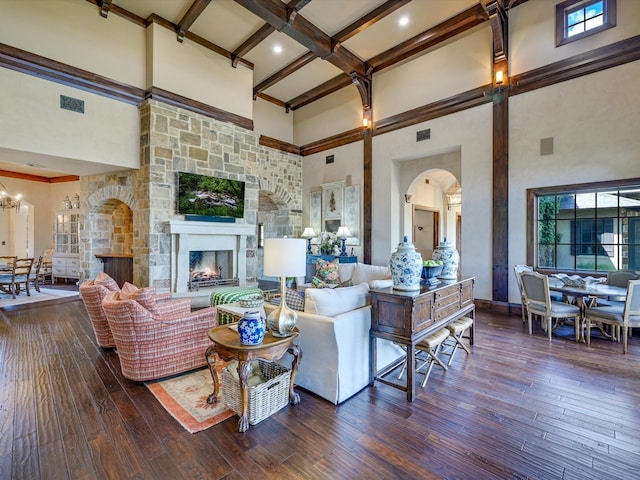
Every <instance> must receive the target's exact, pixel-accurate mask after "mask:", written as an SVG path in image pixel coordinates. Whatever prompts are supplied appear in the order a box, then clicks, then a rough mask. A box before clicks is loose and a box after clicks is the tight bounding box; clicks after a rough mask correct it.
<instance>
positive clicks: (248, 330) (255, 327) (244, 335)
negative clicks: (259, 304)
mask: <svg viewBox="0 0 640 480" xmlns="http://www.w3.org/2000/svg"><path fill="white" fill-rule="evenodd" d="M266 331H267V324H266V322H265V320H264V318H263V317H261V316H260V312H259V311H257V310H256V311H252V312H245V314H244V316H243V317H242V318H241V319H240V322H238V333H239V334H240V343H241V344H243V345H260V344H261V343H262V340H264V334H265V333H266Z"/></svg>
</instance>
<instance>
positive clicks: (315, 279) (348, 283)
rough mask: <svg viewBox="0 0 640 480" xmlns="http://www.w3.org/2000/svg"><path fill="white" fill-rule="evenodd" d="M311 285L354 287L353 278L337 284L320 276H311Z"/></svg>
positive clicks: (320, 286)
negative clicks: (323, 279) (321, 278)
mask: <svg viewBox="0 0 640 480" xmlns="http://www.w3.org/2000/svg"><path fill="white" fill-rule="evenodd" d="M311 286H312V287H313V288H340V287H353V282H352V281H351V280H346V281H344V282H340V283H338V284H337V285H336V284H335V283H327V282H323V281H322V280H320V279H319V278H318V277H311Z"/></svg>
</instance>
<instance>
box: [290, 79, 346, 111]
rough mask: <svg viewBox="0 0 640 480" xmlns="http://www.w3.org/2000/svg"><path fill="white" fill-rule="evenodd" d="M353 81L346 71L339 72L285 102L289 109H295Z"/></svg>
mask: <svg viewBox="0 0 640 480" xmlns="http://www.w3.org/2000/svg"><path fill="white" fill-rule="evenodd" d="M352 83H353V82H352V81H351V77H350V76H349V75H347V74H346V73H341V74H340V75H338V76H337V77H333V78H332V79H330V80H327V81H326V82H324V83H323V84H321V85H318V86H317V87H315V88H313V89H311V90H309V91H308V92H305V93H303V94H302V95H298V96H297V97H296V98H294V99H292V100H290V101H288V102H287V103H288V104H289V105H290V107H291V110H297V109H298V108H302V107H304V106H305V105H309V104H310V103H312V102H315V101H316V100H318V99H320V98H322V97H325V96H327V95H329V94H331V93H333V92H337V91H338V90H341V89H343V88H345V87H348V86H349V85H351V84H352Z"/></svg>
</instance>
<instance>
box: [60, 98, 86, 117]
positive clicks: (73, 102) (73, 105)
mask: <svg viewBox="0 0 640 480" xmlns="http://www.w3.org/2000/svg"><path fill="white" fill-rule="evenodd" d="M60 108H62V109H64V110H71V111H72V112H77V113H84V100H80V99H79V98H73V97H67V96H65V95H60Z"/></svg>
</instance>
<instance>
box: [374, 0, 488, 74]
mask: <svg viewBox="0 0 640 480" xmlns="http://www.w3.org/2000/svg"><path fill="white" fill-rule="evenodd" d="M488 19H489V17H488V15H487V12H486V11H485V9H484V8H483V7H482V5H481V4H480V3H477V4H475V5H473V6H472V7H470V8H468V9H466V10H464V11H463V12H461V13H459V14H457V15H454V16H453V17H451V18H450V19H448V20H446V21H444V22H442V23H440V24H438V25H436V26H435V27H433V28H430V29H428V30H425V31H424V32H422V33H419V34H418V35H416V36H414V37H413V38H410V39H409V40H406V41H404V42H402V43H400V44H398V45H396V46H395V47H393V48H390V49H389V50H387V51H386V52H382V53H381V54H379V55H376V56H375V57H373V58H370V59H369V60H367V61H366V62H365V65H366V72H367V74H372V73H375V72H379V71H380V70H382V69H384V68H387V67H390V66H391V65H394V64H396V63H398V62H401V61H402V60H405V59H407V58H409V57H411V56H413V55H415V54H417V53H420V52H422V51H423V50H426V49H427V48H430V47H433V46H434V45H437V44H438V43H440V42H443V41H445V40H447V39H449V38H452V37H455V36H456V35H459V34H460V33H462V32H465V31H467V30H470V29H471V28H473V27H475V26H476V25H480V24H481V23H483V22H485V21H487V20H488Z"/></svg>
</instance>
